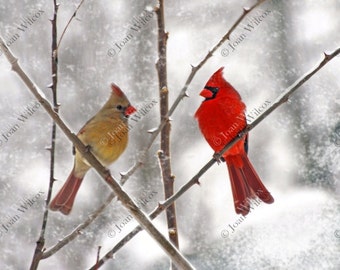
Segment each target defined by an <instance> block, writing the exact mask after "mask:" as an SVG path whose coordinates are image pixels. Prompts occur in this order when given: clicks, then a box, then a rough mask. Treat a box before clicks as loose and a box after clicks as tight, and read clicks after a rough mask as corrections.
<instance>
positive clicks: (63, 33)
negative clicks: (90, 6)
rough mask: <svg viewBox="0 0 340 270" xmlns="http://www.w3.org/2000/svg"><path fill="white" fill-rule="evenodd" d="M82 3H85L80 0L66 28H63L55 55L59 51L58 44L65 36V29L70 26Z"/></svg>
mask: <svg viewBox="0 0 340 270" xmlns="http://www.w3.org/2000/svg"><path fill="white" fill-rule="evenodd" d="M84 1H85V0H81V1H80V3H79V4H78V6H77V7H76V10H75V11H74V12H73V14H72V16H71V18H70V19H69V21H68V22H67V24H66V26H65V28H64V30H63V32H62V34H61V36H60V39H59V42H58V45H57V49H56V54H58V50H59V46H60V43H61V41H62V40H63V37H64V35H65V33H66V31H67V28H68V27H69V26H70V24H71V22H72V20H73V19H74V18H75V17H76V15H77V12H78V10H79V8H80V7H81V5H82V4H83V3H84Z"/></svg>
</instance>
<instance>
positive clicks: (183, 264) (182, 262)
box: [0, 37, 194, 269]
mask: <svg viewBox="0 0 340 270" xmlns="http://www.w3.org/2000/svg"><path fill="white" fill-rule="evenodd" d="M0 47H1V49H2V51H3V52H4V54H5V56H6V58H7V59H8V61H9V62H10V63H11V66H12V70H13V71H14V72H16V73H17V75H18V76H19V77H20V78H21V80H22V81H23V82H24V83H25V85H26V86H27V87H28V88H29V89H30V90H31V92H32V94H33V95H34V96H35V97H36V99H37V100H38V101H39V102H40V103H41V105H42V106H43V107H44V108H45V110H46V111H47V113H48V114H49V115H50V116H51V117H52V119H53V120H54V121H55V122H56V123H57V125H58V126H59V127H60V129H61V130H62V131H63V132H64V134H65V135H66V136H67V137H68V139H69V140H70V141H71V142H72V143H73V144H74V146H75V147H76V148H77V150H78V151H79V153H80V154H81V155H82V156H83V157H84V158H85V159H86V160H87V161H88V162H89V164H91V166H92V167H93V168H94V169H95V170H96V171H97V172H98V173H99V175H100V176H101V177H102V178H103V179H104V180H105V182H106V183H107V184H108V185H109V186H110V187H111V188H112V190H113V191H114V192H115V194H116V195H117V197H118V199H119V200H120V201H121V202H122V204H123V205H124V207H125V208H126V209H127V210H128V211H129V212H130V213H131V215H132V216H133V217H134V218H135V219H136V220H137V221H138V223H139V224H141V226H142V227H143V229H145V230H146V231H147V232H148V233H149V234H150V235H151V236H152V237H153V238H154V239H155V240H156V241H157V243H158V244H159V245H160V246H161V247H162V248H163V250H164V251H165V252H166V253H167V255H168V256H169V257H170V258H171V260H172V261H173V262H175V263H176V265H177V266H178V267H180V269H194V268H193V266H192V265H191V264H190V263H189V262H188V261H187V260H186V259H185V258H184V257H183V255H182V254H181V253H180V252H179V251H178V250H177V249H176V248H175V247H174V246H173V245H172V244H171V243H170V242H169V241H168V240H167V239H166V238H165V237H164V236H163V235H162V234H161V233H160V232H159V231H158V230H157V229H156V227H155V226H154V225H153V224H152V222H151V220H150V219H149V218H148V217H147V216H146V215H145V214H144V213H143V212H142V211H141V210H140V209H139V208H138V206H137V205H136V203H135V202H134V201H133V200H132V199H131V198H130V196H129V195H128V194H127V193H126V192H125V191H124V190H123V189H122V187H121V186H120V185H119V183H118V182H117V181H116V180H115V179H114V178H113V177H112V176H111V174H110V172H109V171H108V170H107V169H106V168H105V167H104V166H103V165H102V164H101V163H100V162H99V161H98V160H97V159H96V158H95V156H94V155H93V154H92V153H91V152H90V151H88V148H87V147H86V146H85V145H84V144H83V143H82V142H81V141H80V140H79V139H78V137H77V136H76V135H75V134H74V133H72V132H71V131H70V129H69V128H68V127H67V126H66V125H65V123H64V122H63V121H62V120H61V118H60V117H59V115H58V114H57V113H56V112H55V111H54V110H53V108H52V106H51V105H50V103H49V102H48V101H47V100H46V99H45V98H44V97H43V96H44V95H43V94H42V92H41V90H40V89H39V88H38V87H37V86H36V85H35V84H34V83H33V82H32V80H31V79H30V78H29V77H28V76H27V74H26V73H25V72H24V71H23V70H22V68H21V67H20V65H19V64H18V59H17V58H15V57H14V56H13V54H12V53H11V52H10V50H9V49H8V47H7V46H6V44H5V43H4V41H3V39H2V37H0Z"/></svg>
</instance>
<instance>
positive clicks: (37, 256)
mask: <svg viewBox="0 0 340 270" xmlns="http://www.w3.org/2000/svg"><path fill="white" fill-rule="evenodd" d="M53 7H54V12H53V19H52V20H51V23H52V48H51V49H52V54H51V70H52V85H51V90H52V96H53V109H54V111H55V112H56V113H58V110H59V105H58V100H57V83H58V60H57V55H56V54H55V53H54V52H55V51H56V49H57V38H58V33H57V14H58V7H59V5H58V4H57V1H56V0H53ZM56 131H57V127H56V124H55V122H54V121H53V123H52V134H51V147H50V148H48V150H49V151H50V156H51V159H50V181H49V187H48V193H47V198H46V204H45V206H46V207H45V211H44V216H43V222H42V226H41V231H40V237H39V239H38V241H37V245H36V248H35V251H34V255H33V259H32V264H31V267H30V270H35V269H37V268H38V266H39V262H40V260H41V259H42V256H43V254H44V250H45V230H46V225H47V218H48V204H49V203H50V200H51V196H52V189H53V183H54V181H55V179H54V160H55V139H56Z"/></svg>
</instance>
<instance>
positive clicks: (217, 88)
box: [195, 67, 274, 216]
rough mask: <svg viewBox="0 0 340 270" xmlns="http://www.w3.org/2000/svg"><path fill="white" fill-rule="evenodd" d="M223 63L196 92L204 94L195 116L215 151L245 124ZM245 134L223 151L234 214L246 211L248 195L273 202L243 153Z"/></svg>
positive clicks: (237, 94)
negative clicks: (199, 90) (226, 77)
mask: <svg viewBox="0 0 340 270" xmlns="http://www.w3.org/2000/svg"><path fill="white" fill-rule="evenodd" d="M222 71H223V67H222V68H220V69H219V70H217V71H216V72H215V73H214V74H213V75H212V76H211V78H210V79H209V81H208V82H207V83H206V85H205V87H204V89H203V90H202V91H201V93H200V95H201V96H202V97H204V98H205V100H204V101H203V102H202V104H201V106H200V107H199V108H198V110H197V112H196V114H195V117H196V118H197V120H198V125H199V127H200V129H201V132H202V134H203V135H204V137H205V139H206V140H207V142H208V143H209V145H210V146H211V148H212V149H214V151H215V152H219V151H221V150H222V148H223V147H224V146H225V145H226V144H227V143H228V142H229V141H231V140H232V139H233V138H234V137H236V136H237V134H238V133H239V132H240V131H241V130H242V129H243V128H244V127H246V125H247V121H246V116H245V110H246V105H245V104H244V103H243V102H242V100H241V96H240V95H239V93H238V92H237V91H236V90H235V89H234V87H232V86H231V85H230V84H229V83H228V82H227V81H226V80H225V79H224V78H223V74H222ZM247 148H248V135H246V136H244V137H243V138H242V139H241V140H239V141H238V142H237V143H236V144H234V145H233V146H232V147H231V148H230V149H229V150H228V151H227V152H225V153H224V154H223V159H224V160H225V161H226V163H227V166H228V171H229V178H230V182H231V188H232V192H233V197H234V204H235V211H236V213H237V214H242V215H244V216H245V215H247V214H248V213H249V207H250V202H251V199H254V198H256V197H259V198H260V199H261V200H262V201H263V202H265V203H272V202H274V198H273V197H272V196H271V195H270V193H269V192H268V190H267V189H266V187H265V186H264V185H263V183H262V182H261V179H260V177H259V176H258V175H257V173H256V171H255V169H254V167H253V166H252V164H251V163H250V161H249V159H248V156H247Z"/></svg>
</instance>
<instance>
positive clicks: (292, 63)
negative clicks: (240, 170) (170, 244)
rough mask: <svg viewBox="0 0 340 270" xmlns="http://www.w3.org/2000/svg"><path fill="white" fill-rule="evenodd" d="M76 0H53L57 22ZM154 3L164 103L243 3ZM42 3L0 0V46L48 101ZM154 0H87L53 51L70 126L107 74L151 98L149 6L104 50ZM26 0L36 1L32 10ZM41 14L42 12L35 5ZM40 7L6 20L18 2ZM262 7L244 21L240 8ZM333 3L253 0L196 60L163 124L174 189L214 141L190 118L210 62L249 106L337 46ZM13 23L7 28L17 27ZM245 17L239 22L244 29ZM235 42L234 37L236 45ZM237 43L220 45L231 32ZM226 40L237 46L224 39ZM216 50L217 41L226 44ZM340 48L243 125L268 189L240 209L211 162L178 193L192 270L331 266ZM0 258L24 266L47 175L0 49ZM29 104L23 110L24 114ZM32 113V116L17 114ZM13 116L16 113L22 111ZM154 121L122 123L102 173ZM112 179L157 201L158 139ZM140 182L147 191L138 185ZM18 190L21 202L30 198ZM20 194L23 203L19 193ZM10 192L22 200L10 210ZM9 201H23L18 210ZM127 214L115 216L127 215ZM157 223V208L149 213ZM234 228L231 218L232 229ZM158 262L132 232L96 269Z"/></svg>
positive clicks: (83, 192)
mask: <svg viewBox="0 0 340 270" xmlns="http://www.w3.org/2000/svg"><path fill="white" fill-rule="evenodd" d="M78 2H79V1H74V0H72V1H65V0H61V1H60V4H61V5H60V8H59V14H58V15H59V21H58V22H59V23H58V31H59V35H60V34H61V32H62V29H64V27H65V25H66V23H67V21H68V20H69V18H70V17H71V16H72V14H73V12H74V10H75V7H76V5H77V4H78ZM211 2H212V1H183V0H169V1H166V29H167V31H169V40H168V82H169V90H170V98H171V101H170V103H171V104H172V101H173V100H174V99H175V98H176V97H177V95H178V93H179V91H180V90H181V88H182V87H183V86H184V83H185V80H186V79H187V77H188V75H189V73H190V64H197V63H198V62H199V61H200V60H201V59H202V58H203V57H204V56H205V55H206V53H207V52H208V50H209V49H210V48H212V47H213V46H214V45H215V44H216V43H217V42H218V41H219V40H220V38H221V37H222V36H223V35H224V33H225V32H226V31H227V30H228V29H229V28H230V27H231V25H232V24H233V23H234V22H235V20H236V19H237V18H238V17H239V16H240V14H241V12H242V7H244V6H248V7H249V6H251V5H252V4H253V3H254V1H243V0H242V1H236V0H233V1H221V0H216V1H213V3H211ZM52 4H53V1H41V0H30V1H27V0H24V1H19V0H11V1H2V2H1V4H0V34H1V35H2V36H3V37H4V38H5V40H6V41H9V40H10V39H12V40H13V38H14V37H16V38H15V39H16V40H15V41H14V42H13V43H12V44H11V45H10V49H11V50H12V52H13V53H14V54H15V55H16V57H18V58H19V62H20V64H21V65H22V67H23V69H24V70H25V71H26V72H27V73H28V74H29V75H30V76H31V78H32V79H33V80H34V82H35V83H36V84H37V85H38V86H39V87H40V88H41V89H42V90H43V91H44V93H45V94H46V95H47V97H48V98H49V99H50V100H51V93H50V89H49V88H47V87H46V86H47V85H49V84H50V83H51V72H50V47H51V45H50V43H51V23H50V22H49V19H51V18H52V13H53V12H52V10H53V5H52ZM155 4H156V1H145V0H142V1H131V0H126V1H122V0H114V1H109V0H103V1H85V2H84V4H83V6H82V7H81V8H80V10H79V11H78V13H77V17H76V19H75V20H74V21H73V22H72V24H71V26H70V27H69V29H68V30H67V32H66V34H65V37H64V39H63V42H62V43H61V46H60V49H59V85H58V97H59V98H58V99H59V102H60V104H61V107H60V115H61V117H62V118H63V119H64V120H65V122H66V123H67V124H68V126H69V127H70V128H71V130H73V131H74V132H77V131H78V130H79V128H80V127H81V126H82V125H83V124H84V123H85V121H86V120H87V119H89V118H90V117H91V116H92V115H93V114H95V113H96V111H97V110H98V109H99V108H100V107H101V106H102V104H103V103H104V102H105V101H106V99H107V98H108V95H109V84H110V82H115V83H116V84H118V85H119V86H120V87H121V88H122V89H123V90H124V91H125V92H126V93H127V95H128V97H129V99H130V101H131V103H132V104H133V105H135V106H136V107H138V108H140V107H142V106H143V104H145V103H148V102H150V101H152V100H158V90H157V89H158V78H157V74H156V69H155V65H154V64H155V62H156V60H157V27H156V15H154V16H153V17H152V18H151V19H150V21H149V22H148V23H147V24H146V25H145V26H143V27H142V29H141V30H140V31H139V32H138V33H137V32H133V37H132V38H129V40H128V42H126V44H124V46H121V50H120V51H119V52H118V51H117V52H116V54H115V55H113V54H112V53H111V54H110V53H109V49H112V48H115V49H116V50H117V47H116V46H115V43H119V42H122V40H123V39H124V38H126V37H127V35H128V33H130V32H131V29H130V26H131V21H132V20H133V18H134V17H137V18H138V17H139V16H141V14H142V13H143V10H145V9H151V8H152V7H153V6H154V5H155ZM38 10H40V11H38ZM42 11H43V12H42ZM37 12H39V14H40V17H39V19H37V20H36V21H35V22H34V23H32V25H29V24H27V23H26V25H27V28H22V26H20V25H21V24H22V23H23V21H24V20H25V18H27V16H29V15H30V14H33V15H34V14H36V13H37ZM264 13H266V15H265V16H264V19H263V21H262V22H261V23H259V24H258V25H256V24H254V28H253V29H252V31H249V30H246V29H245V27H247V24H248V23H252V22H253V23H254V17H256V16H260V15H262V14H264ZM339 13H340V2H339V1H337V0H326V1H322V2H321V1H312V0H303V1H291V0H288V1H279V0H276V1H266V2H265V3H264V4H262V5H260V6H259V7H258V8H257V9H256V10H254V11H253V12H252V13H250V14H249V15H248V16H247V18H246V19H245V20H244V21H243V23H242V24H241V25H239V27H238V28H237V29H236V31H235V32H234V34H233V35H232V37H231V40H230V41H227V42H226V43H225V44H224V45H223V46H222V47H221V48H220V49H218V50H217V52H216V53H215V54H214V56H213V57H212V58H211V59H210V60H209V61H208V62H207V63H206V64H205V65H204V67H203V68H202V69H201V70H200V71H199V72H198V74H197V76H196V77H195V79H194V80H193V82H192V84H191V85H190V86H189V89H188V93H189V95H190V97H189V98H186V99H185V100H183V102H182V103H181V104H180V106H179V107H178V109H177V110H176V112H175V113H174V115H173V117H172V118H173V121H172V133H171V138H172V161H173V162H172V166H173V173H174V175H175V176H176V183H175V184H176V188H178V187H180V186H181V185H182V184H184V183H186V182H187V181H188V180H189V179H190V178H191V177H192V176H193V175H194V174H196V172H197V171H198V170H199V169H200V168H201V167H202V166H203V165H204V164H205V163H206V162H207V161H208V160H209V159H210V158H211V156H212V154H213V152H212V150H211V149H210V148H209V146H208V144H207V143H206V142H205V140H204V139H203V137H202V136H201V134H200V132H199V130H198V128H197V123H196V121H195V119H194V118H193V115H194V113H195V111H196V109H197V108H198V106H199V104H200V103H201V101H202V99H201V98H200V97H199V96H198V93H199V92H200V90H201V89H202V87H203V86H204V85H205V82H206V81H207V80H208V78H209V77H210V75H211V74H212V73H213V72H215V71H216V70H217V69H218V68H219V67H221V66H225V67H226V68H225V71H224V75H225V77H226V79H227V80H228V81H229V82H230V83H231V84H232V85H233V86H234V87H235V88H236V89H238V91H239V92H240V94H241V95H242V97H243V99H244V101H245V103H246V104H247V107H248V111H249V112H251V111H252V110H253V109H255V108H258V107H261V106H262V104H264V103H265V102H266V101H269V102H273V101H274V100H275V98H276V97H277V96H278V95H279V94H280V93H281V92H282V91H283V90H284V89H285V88H287V87H288V86H290V85H291V84H292V83H293V82H295V81H296V80H297V79H298V78H300V77H301V76H302V75H303V74H304V73H305V72H307V71H309V70H310V69H311V68H313V67H314V66H315V65H316V64H317V63H319V62H320V61H321V59H322V57H323V55H322V54H323V52H324V51H326V52H332V51H334V50H335V49H336V48H338V47H339V46H340V31H339V30H340V29H339V27H340V17H339ZM18 27H19V28H21V29H22V30H20V29H19V28H18ZM248 28H249V27H248ZM237 40H238V42H237ZM235 42H236V43H238V44H236V45H233V44H235ZM228 43H231V45H232V46H233V47H234V48H235V49H234V50H232V48H231V46H230V45H228ZM226 50H228V51H226ZM111 52H112V51H111ZM339 70H340V58H339V57H337V58H335V59H333V60H332V61H331V62H330V63H328V64H327V65H326V66H325V67H324V68H322V69H321V70H320V71H319V72H318V73H317V74H316V75H315V76H313V77H312V78H311V79H310V80H309V81H308V82H307V83H305V84H304V85H303V86H302V87H301V88H300V89H299V90H298V92H297V93H296V94H294V95H293V96H292V98H291V99H290V101H289V102H288V103H286V104H284V105H283V106H281V107H280V108H279V109H277V110H276V111H275V112H274V113H272V114H271V115H270V116H269V117H268V118H266V119H265V120H264V121H263V122H262V123H261V124H260V125H258V126H257V127H256V128H255V129H254V130H253V131H252V132H251V134H250V152H249V155H250V159H251V161H252V162H253V164H254V166H255V168H256V169H257V171H258V173H259V175H260V176H261V178H262V179H263V182H264V183H265V185H266V186H267V187H268V189H269V190H270V191H271V193H272V194H273V196H274V198H275V203H274V204H271V205H265V204H260V205H259V206H255V207H254V210H253V211H252V212H251V213H250V214H249V215H248V216H247V217H246V218H244V219H240V216H238V215H236V214H235V212H234V206H233V201H232V195H231V189H230V183H229V179H228V176H227V169H226V167H225V165H224V164H220V165H219V166H217V165H215V166H213V167H212V168H211V169H210V170H209V171H208V172H207V173H206V174H205V175H204V176H203V177H202V179H201V186H200V187H198V186H194V187H193V188H191V189H190V190H189V191H188V192H187V193H186V194H185V195H184V196H182V197H181V198H180V199H179V200H178V201H177V204H176V206H177V214H178V225H179V236H180V248H181V250H182V251H183V253H184V254H185V255H186V257H187V258H188V259H189V260H190V261H191V262H192V264H193V265H194V266H195V267H197V269H204V270H205V269H211V270H214V269H233V270H234V269H236V270H239V269H240V270H241V269H340V259H339V251H340V250H339V248H340V213H339V211H340V205H339V199H340V182H339V177H340V169H339V161H340V76H339ZM0 85H1V99H0V113H1V119H0V164H1V165H0V166H1V175H0V196H1V200H0V268H1V269H5V270H6V269H28V268H29V265H30V263H31V260H32V256H33V252H34V248H35V242H36V241H37V239H38V237H39V233H40V228H41V223H42V215H43V209H44V200H45V197H46V195H47V188H48V181H49V152H48V151H46V150H45V148H46V147H48V146H49V145H50V136H51V135H50V134H51V125H52V123H51V119H50V118H49V116H48V115H47V113H46V112H45V111H44V109H43V108H42V107H39V105H36V103H35V101H34V97H33V96H32V95H31V94H30V92H29V91H28V90H27V88H26V87H25V86H24V85H23V83H22V82H21V81H20V79H19V78H18V77H17V76H16V75H15V74H14V73H13V72H12V71H11V70H10V65H9V64H8V62H7V60H6V59H5V57H4V55H0ZM32 110H34V112H33V113H32ZM28 111H30V114H31V115H30V114H29V113H28ZM22 115H24V116H25V117H26V118H25V117H23V116H22ZM158 123H159V117H158V106H154V108H153V109H152V110H151V111H150V112H149V113H148V114H147V115H146V116H145V117H143V118H142V119H141V120H140V121H139V122H138V123H133V124H134V128H133V129H132V131H131V133H130V143H129V146H128V149H127V150H126V152H125V153H124V154H123V155H122V157H121V158H120V159H119V161H117V162H116V163H114V164H113V165H112V166H111V167H110V169H111V172H112V174H113V175H114V176H117V177H118V176H119V172H121V171H126V170H127V169H128V168H130V167H131V166H132V165H133V164H134V162H135V161H136V160H137V158H138V155H139V151H140V150H141V149H143V147H144V145H145V143H146V142H147V141H148V137H149V135H148V134H147V130H148V129H150V128H153V127H156V126H157V125H158ZM56 143H57V153H56V164H55V173H56V178H57V179H58V180H59V181H58V182H57V183H56V184H55V186H54V194H55V192H56V191H57V190H59V188H60V187H61V186H62V184H63V181H64V180H65V179H66V177H67V176H68V174H69V171H70V170H71V169H72V163H73V156H72V151H71V147H72V145H71V143H70V142H69V141H68V140H67V138H66V137H65V136H64V135H63V134H62V132H61V131H60V130H58V133H57V141H56ZM158 149H159V145H158V140H157V142H156V143H155V144H154V146H153V147H152V148H151V150H150V152H149V153H148V161H147V163H146V164H145V165H144V167H143V168H142V169H141V170H139V171H138V172H137V173H136V174H134V175H133V176H132V177H131V178H130V179H129V181H128V182H127V184H126V185H125V189H126V190H127V191H128V192H129V193H130V194H131V195H133V196H134V198H136V199H137V200H138V199H143V198H145V197H147V196H150V197H151V199H150V201H149V202H148V203H147V204H146V205H145V206H144V207H143V209H144V210H145V211H146V212H150V211H151V210H152V209H154V207H155V206H156V205H157V202H158V201H160V200H162V198H163V188H162V183H161V181H160V175H159V174H160V173H159V166H158V161H157V157H156V152H157V150H158ZM108 194H109V189H108V187H107V186H106V184H105V183H104V182H103V181H102V180H101V179H100V177H99V176H98V175H97V174H96V173H94V172H93V171H90V172H89V173H88V175H87V176H86V178H85V181H84V183H83V186H82V187H81V189H80V192H79V194H78V197H77V200H76V202H75V206H74V209H73V211H72V213H71V214H70V216H67V217H65V216H62V215H60V214H59V213H54V212H51V213H50V215H49V220H48V224H47V232H46V246H47V247H50V246H52V245H54V244H55V243H56V242H57V241H58V240H59V239H62V238H63V237H64V236H65V235H67V234H68V233H70V231H71V230H72V229H73V228H75V227H76V226H77V225H78V224H79V223H80V222H81V221H83V220H84V219H85V218H86V217H87V215H88V214H89V213H91V211H93V210H94V209H96V207H98V206H99V205H100V204H101V202H103V200H104V199H105V198H106V197H107V196H108ZM150 194H151V195H150ZM28 200H31V201H32V202H33V203H31V205H29V203H28ZM25 203H26V204H25ZM22 205H26V208H27V209H25V208H23V207H22ZM18 209H21V210H18ZM128 216H129V214H128V213H127V211H125V210H124V209H123V208H122V207H121V205H120V204H119V203H117V202H115V203H112V204H111V205H110V206H109V207H108V208H107V209H106V210H105V212H104V213H103V214H102V215H101V216H100V217H99V218H98V219H97V220H96V221H95V222H94V223H93V224H92V225H91V226H90V227H89V228H87V229H86V230H85V231H84V232H83V234H81V235H80V236H79V237H77V238H76V239H75V240H74V241H72V242H71V243H70V244H68V245H67V246H65V247H64V248H63V249H62V250H60V251H59V252H57V253H56V254H55V255H53V256H52V257H50V258H48V259H46V260H43V261H42V262H41V263H40V267H39V269H42V270H43V269H62V270H63V269H76V270H77V269H88V268H89V267H91V266H92V265H93V264H94V263H95V260H96V254H97V249H98V246H102V250H101V254H104V253H105V252H107V251H108V250H109V249H110V248H112V247H113V246H114V244H115V243H117V242H118V240H119V239H121V238H122V237H123V236H124V235H126V234H127V233H128V232H129V231H130V229H131V228H133V225H134V221H129V222H127V224H126V225H124V227H122V228H123V229H122V231H121V232H118V231H116V232H115V234H114V233H113V234H112V229H114V228H116V227H115V225H118V224H122V223H123V222H124V220H126V219H127V218H128ZM128 219H129V218H128ZM155 224H156V225H157V227H158V228H159V229H160V230H161V231H162V232H164V233H166V225H165V218H164V216H163V215H162V216H161V217H159V218H157V219H156V220H155ZM230 226H233V227H234V228H235V230H232V229H231V227H230ZM168 265H169V262H168V259H167V257H166V256H165V254H164V253H163V251H162V250H161V249H160V248H159V247H158V245H157V244H156V243H155V242H154V240H152V239H151V238H150V237H149V236H148V235H147V234H146V233H145V232H142V233H140V234H139V235H138V236H137V237H135V239H133V240H132V241H130V242H129V243H128V244H127V245H126V246H125V247H123V248H122V249H121V250H120V251H119V252H118V253H117V254H116V255H115V257H114V260H110V261H108V262H107V263H105V265H104V266H103V267H102V268H101V269H130V270H136V269H138V270H144V269H145V270H146V269H148V270H156V269H157V270H158V269H168Z"/></svg>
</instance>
